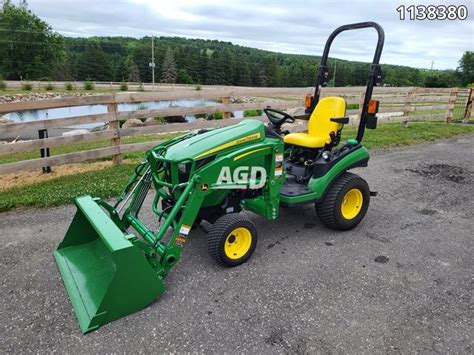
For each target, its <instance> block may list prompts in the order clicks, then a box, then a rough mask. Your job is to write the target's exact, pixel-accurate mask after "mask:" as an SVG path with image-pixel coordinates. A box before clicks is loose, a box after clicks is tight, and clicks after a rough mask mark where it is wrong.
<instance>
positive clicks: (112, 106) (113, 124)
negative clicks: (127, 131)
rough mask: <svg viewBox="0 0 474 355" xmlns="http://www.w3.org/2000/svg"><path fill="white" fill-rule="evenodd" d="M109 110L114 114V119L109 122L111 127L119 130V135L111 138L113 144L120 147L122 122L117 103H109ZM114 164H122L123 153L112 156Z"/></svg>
mask: <svg viewBox="0 0 474 355" xmlns="http://www.w3.org/2000/svg"><path fill="white" fill-rule="evenodd" d="M107 112H108V113H113V114H114V116H115V117H114V120H113V121H110V122H109V129H115V130H117V137H115V138H112V139H111V140H110V142H111V144H112V146H118V147H119V149H120V122H119V121H118V120H117V103H116V102H114V103H111V104H107ZM112 161H113V165H120V164H122V153H120V152H119V153H118V154H115V155H113V156H112Z"/></svg>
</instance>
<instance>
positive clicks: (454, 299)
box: [0, 136, 474, 353]
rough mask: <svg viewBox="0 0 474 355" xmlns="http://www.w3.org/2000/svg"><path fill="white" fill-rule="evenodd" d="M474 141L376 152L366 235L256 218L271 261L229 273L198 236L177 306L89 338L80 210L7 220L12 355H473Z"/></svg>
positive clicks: (3, 260)
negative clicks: (76, 222) (60, 248)
mask: <svg viewBox="0 0 474 355" xmlns="http://www.w3.org/2000/svg"><path fill="white" fill-rule="evenodd" d="M473 138H474V137H473V136H464V137H460V138H456V139H451V140H445V141H439V142H437V143H433V144H430V145H419V146H414V147H410V148H404V149H392V150H386V151H381V150H379V151H374V152H373V157H372V160H371V161H370V163H369V167H368V168H367V169H364V170H360V171H359V173H360V174H361V175H362V176H364V177H365V178H366V179H367V180H368V182H369V184H370V186H371V188H372V189H373V190H377V191H379V195H378V196H377V197H376V198H373V199H372V202H371V207H370V208H369V212H368V214H367V216H366V217H365V220H364V221H363V222H362V223H361V224H360V225H359V226H358V227H357V228H356V229H355V230H352V231H349V232H334V231H331V230H328V229H326V228H325V227H323V226H322V225H321V224H320V222H319V221H318V220H317V218H316V217H315V214H314V210H313V208H312V207H311V206H306V207H303V208H291V209H284V210H282V212H281V218H280V219H279V221H278V222H269V221H265V220H263V219H262V218H260V217H258V216H254V215H253V216H252V218H253V219H254V221H255V222H256V224H257V226H258V229H259V231H260V235H259V245H258V247H257V250H256V252H255V254H254V256H253V258H252V259H251V260H250V261H249V262H248V263H247V264H244V265H242V266H240V267H237V268H233V269H226V268H222V267H219V266H217V265H215V264H214V263H213V261H212V260H211V259H210V258H209V257H208V255H207V252H206V240H205V234H204V233H203V232H202V231H201V230H197V231H196V232H194V233H193V235H192V237H193V238H191V240H190V241H189V243H188V244H187V248H186V249H185V251H184V255H183V258H182V259H181V261H180V263H179V265H178V266H177V267H176V269H175V270H173V271H172V273H171V274H170V275H169V276H168V278H167V279H166V285H167V288H168V290H167V292H166V293H165V295H164V296H162V297H161V298H160V299H159V300H157V302H155V303H154V304H152V305H151V306H149V307H148V308H146V309H145V310H143V311H142V312H139V313H136V314H133V315H131V316H129V317H126V318H123V319H121V320H118V321H116V322H113V323H111V324H108V325H106V326H104V327H102V328H101V329H99V330H98V331H96V332H93V333H91V334H88V335H86V336H83V335H82V334H81V333H80V331H79V327H78V326H77V324H76V320H75V317H74V315H73V312H72V309H71V305H70V303H69V301H68V298H67V294H66V292H65V290H64V288H63V285H62V282H61V279H60V277H59V274H58V271H57V269H56V266H55V263H54V261H53V257H52V251H53V249H54V248H55V246H56V245H57V244H58V243H59V242H60V240H61V239H62V237H63V235H64V233H65V231H66V228H67V226H68V224H69V222H70V220H71V218H72V216H73V214H74V208H73V207H72V206H66V207H60V208H54V209H47V210H26V211H14V212H9V213H3V214H0V242H1V243H2V245H3V247H2V249H1V250H0V265H1V270H2V272H1V276H0V277H1V285H0V292H1V295H2V297H1V299H0V318H1V319H2V324H1V325H0V353H18V352H40V353H42V352H53V351H57V352H59V353H63V352H72V353H79V352H81V353H82V352H87V353H92V352H94V353H95V352H176V351H180V352H191V351H192V352H206V353H224V352H227V353H235V352H249V353H307V352H309V353H312V352H316V351H321V352H351V353H366V352H373V353H386V352H389V353H399V352H402V353H407V352H428V353H431V352H439V353H447V352H450V353H472V352H473V341H472V334H474V329H473V328H474V327H473V313H472V309H473V302H472V301H473V299H472V295H473V269H474V268H473V265H474V261H473V257H472V255H473V241H472V238H473V237H472V236H473V229H474V228H473V227H474V222H473V218H474V201H473V182H474V170H473V169H474V168H473V167H474V139H473ZM144 219H145V221H147V222H148V223H151V221H152V216H151V215H150V214H146V215H145V216H144Z"/></svg>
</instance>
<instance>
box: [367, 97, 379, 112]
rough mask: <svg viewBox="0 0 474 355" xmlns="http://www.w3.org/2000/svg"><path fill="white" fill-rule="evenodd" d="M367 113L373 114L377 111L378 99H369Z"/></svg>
mask: <svg viewBox="0 0 474 355" xmlns="http://www.w3.org/2000/svg"><path fill="white" fill-rule="evenodd" d="M367 112H368V113H372V114H375V113H377V112H379V101H378V100H370V101H369V107H368V108H367Z"/></svg>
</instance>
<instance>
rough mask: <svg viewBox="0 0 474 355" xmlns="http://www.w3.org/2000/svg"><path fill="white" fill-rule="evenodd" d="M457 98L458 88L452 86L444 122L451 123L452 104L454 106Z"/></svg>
mask: <svg viewBox="0 0 474 355" xmlns="http://www.w3.org/2000/svg"><path fill="white" fill-rule="evenodd" d="M457 98H458V88H452V89H451V92H450V94H449V100H448V112H447V115H446V123H451V122H452V120H453V113H454V106H456V99H457Z"/></svg>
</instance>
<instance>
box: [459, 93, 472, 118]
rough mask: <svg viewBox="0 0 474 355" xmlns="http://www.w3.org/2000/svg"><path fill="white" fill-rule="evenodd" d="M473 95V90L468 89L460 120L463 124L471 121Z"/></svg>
mask: <svg viewBox="0 0 474 355" xmlns="http://www.w3.org/2000/svg"><path fill="white" fill-rule="evenodd" d="M473 93H474V89H469V95H468V97H467V102H466V109H465V110H464V118H463V120H462V122H463V123H468V122H469V120H470V119H471V113H472V98H473V96H474V95H473Z"/></svg>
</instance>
